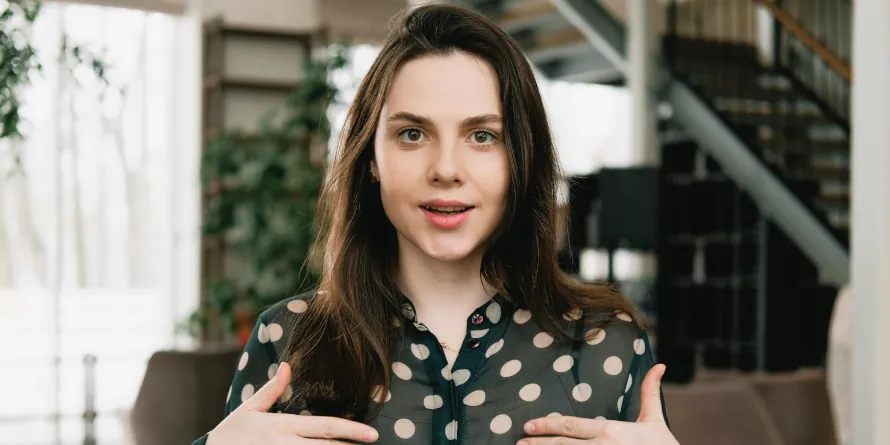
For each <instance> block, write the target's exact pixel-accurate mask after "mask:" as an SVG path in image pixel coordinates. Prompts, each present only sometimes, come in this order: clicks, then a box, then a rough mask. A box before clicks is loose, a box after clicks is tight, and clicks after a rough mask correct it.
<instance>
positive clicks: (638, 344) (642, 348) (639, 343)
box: [634, 338, 646, 355]
mask: <svg viewBox="0 0 890 445" xmlns="http://www.w3.org/2000/svg"><path fill="white" fill-rule="evenodd" d="M634 352H636V353H637V355H643V354H645V353H646V342H645V341H643V339H642V338H638V339H636V340H634Z"/></svg>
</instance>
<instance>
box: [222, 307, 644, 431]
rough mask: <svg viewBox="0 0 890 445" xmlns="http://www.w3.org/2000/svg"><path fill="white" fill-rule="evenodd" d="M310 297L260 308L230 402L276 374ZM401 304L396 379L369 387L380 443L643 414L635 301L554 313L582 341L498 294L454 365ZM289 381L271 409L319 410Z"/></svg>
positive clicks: (471, 328) (470, 329)
mask: <svg viewBox="0 0 890 445" xmlns="http://www.w3.org/2000/svg"><path fill="white" fill-rule="evenodd" d="M307 301H308V304H307ZM403 301H406V300H403ZM311 304H312V301H311V300H306V301H304V300H302V299H299V300H287V301H286V302H285V303H283V304H280V305H276V306H277V309H276V310H277V312H268V311H267V312H265V313H263V315H261V316H260V319H259V322H258V323H257V327H256V331H255V332H254V337H253V339H252V343H248V344H247V345H246V347H245V349H244V351H243V352H242V353H241V354H239V355H238V360H237V362H238V363H237V365H238V374H237V376H236V380H235V384H233V385H232V386H230V387H228V388H227V393H226V407H227V409H228V410H229V411H230V410H232V409H235V408H236V407H237V406H238V404H240V403H244V402H245V401H247V400H249V399H250V398H251V397H253V396H254V395H255V393H256V392H258V391H259V390H260V387H261V385H263V384H264V383H265V382H267V381H270V380H271V379H274V377H275V375H276V373H278V372H279V370H280V369H281V367H282V366H281V363H282V361H284V360H286V359H287V357H286V354H288V351H287V350H286V349H285V346H284V343H283V342H285V341H287V340H289V338H288V337H289V336H290V333H289V332H285V331H284V329H287V328H289V326H292V325H293V323H294V322H299V318H298V317H299V315H296V314H301V313H305V312H307V311H308V310H309V309H313V308H312V307H310V306H311ZM394 309H395V310H394V311H393V312H392V313H391V316H390V317H388V318H392V317H394V318H393V323H394V324H396V325H400V326H399V327H398V329H397V331H398V333H399V334H400V337H399V340H400V343H398V345H399V346H400V349H398V350H395V351H393V353H395V355H394V359H391V360H390V362H389V365H390V366H391V375H392V379H391V380H390V382H389V383H388V384H387V385H381V386H375V387H374V388H372V389H373V390H372V392H371V400H372V405H371V406H370V407H369V409H370V410H372V411H373V410H376V409H379V410H382V411H381V415H380V416H379V417H377V418H376V419H375V420H372V422H371V426H373V427H374V428H376V429H377V430H378V431H379V432H380V438H379V440H378V442H379V443H387V444H393V445H395V444H398V443H426V442H430V441H431V440H435V439H434V437H435V436H436V435H438V436H439V438H440V439H444V438H448V440H449V441H451V442H450V443H451V444H456V443H458V442H459V441H467V442H476V441H485V442H486V445H514V444H515V442H516V441H517V440H519V439H521V438H522V437H524V436H525V434H524V433H523V431H522V425H523V422H525V421H526V420H529V419H534V418H542V417H544V416H548V417H555V416H561V415H570V416H578V417H582V418H591V419H592V418H594V417H595V416H599V417H598V418H604V416H606V417H608V418H609V419H616V420H633V419H630V418H629V417H631V414H633V415H634V416H635V415H636V412H635V409H636V408H635V407H634V409H630V408H628V407H625V406H623V405H624V403H625V402H629V401H630V400H631V399H630V398H629V397H631V395H632V394H633V391H634V385H636V388H637V389H639V384H640V379H641V378H642V374H638V375H631V373H628V368H629V367H630V366H631V362H630V361H628V360H632V361H633V367H634V369H636V367H637V366H638V365H639V366H640V369H648V368H650V367H652V366H654V363H653V354H651V351H649V345H648V344H647V343H646V341H647V339H646V335H645V332H641V331H640V329H639V328H638V327H637V326H636V324H635V323H634V320H633V319H632V318H631V317H630V316H629V315H627V314H630V313H631V312H630V311H628V312H627V314H625V313H620V312H615V315H614V317H615V320H613V321H612V322H607V323H606V324H604V325H602V326H599V325H596V324H589V323H588V321H587V318H588V317H586V315H588V314H587V313H586V312H584V311H581V310H579V309H572V310H569V311H566V312H565V313H562V314H556V315H557V317H558V318H557V319H559V317H562V318H564V320H565V321H564V320H560V326H562V327H565V326H571V324H572V323H575V326H571V328H572V329H573V332H579V333H580V332H584V333H585V337H584V338H583V339H582V341H584V342H585V343H586V345H585V344H583V343H582V344H581V345H582V346H581V347H580V348H579V347H578V345H574V344H571V343H570V342H567V341H563V340H557V339H556V338H555V337H554V335H551V334H549V333H547V332H543V331H542V328H541V325H539V324H538V323H535V322H534V318H533V317H532V316H531V312H529V311H528V310H521V309H519V310H517V309H515V308H514V307H513V306H512V303H508V302H503V301H501V300H497V301H495V299H492V300H491V301H489V302H487V303H485V304H484V305H482V306H480V307H478V308H476V309H475V310H474V312H473V313H472V314H473V315H472V316H471V317H470V318H468V319H467V322H468V323H467V324H466V327H467V334H466V339H467V340H469V339H471V338H472V339H473V340H472V341H470V342H469V343H467V345H460V346H463V347H462V349H461V352H460V354H459V355H458V357H457V358H456V360H455V361H454V364H453V365H452V364H446V359H452V358H454V357H453V356H451V355H447V356H443V355H442V354H441V353H440V349H439V344H438V341H437V339H436V338H435V336H434V335H433V334H432V333H430V332H429V331H428V330H426V329H425V326H424V325H422V324H420V323H418V324H417V326H413V323H412V322H411V321H413V320H411V321H407V322H406V321H405V320H404V318H403V317H404V315H412V316H416V315H415V314H413V313H410V314H408V313H406V314H401V313H399V311H398V310H399V309H401V308H400V307H399V306H395V307H394ZM410 309H413V307H412V308H410ZM408 310H409V308H406V312H408ZM610 314H611V313H610ZM610 314H606V315H610ZM590 321H591V322H592V321H593V317H591V320H590ZM604 321H605V320H604ZM501 322H504V323H501ZM567 323H568V324H567ZM580 323H583V325H580ZM574 329H579V330H577V331H574ZM478 346H482V347H478ZM631 349H633V351H634V352H633V353H631V352H630V350H631ZM600 367H602V368H600ZM452 368H453V369H452ZM551 368H552V369H551ZM600 369H602V371H600ZM574 371H578V373H577V374H575V373H573V372H574ZM570 373H571V374H570ZM443 379H445V380H443ZM446 380H448V381H446ZM578 380H580V381H578ZM622 383H624V391H621V389H622V388H621V386H622V385H621V384H622ZM282 384H284V385H286V383H284V382H282ZM388 385H392V391H391V392H390V391H387V390H385V389H383V386H388ZM594 388H596V390H597V392H596V393H594V392H593V389H594ZM283 389H284V391H282V392H281V395H280V396H279V399H278V400H277V401H276V404H275V406H273V407H272V408H271V409H270V412H282V413H287V414H291V415H293V414H297V413H300V414H302V415H313V414H315V415H321V414H322V412H321V411H318V410H316V411H315V412H314V413H313V412H309V411H308V407H312V406H314V405H313V404H312V402H311V401H309V402H308V404H307V401H305V400H301V396H299V395H298V393H297V387H296V386H285V387H284V388H283ZM421 405H422V406H421ZM454 405H456V406H457V409H458V410H460V409H462V410H464V412H466V414H467V415H466V422H465V423H464V422H462V420H461V419H457V418H456V417H455V418H452V417H450V413H452V407H453V406H454ZM610 407H611V408H610ZM616 407H617V409H618V410H619V412H618V413H616ZM301 410H302V411H301ZM632 412H633V413H632ZM548 413H549V414H548ZM607 413H609V414H607ZM601 414H602V416H601ZM346 417H347V418H350V417H349V416H346ZM625 417H627V418H628V419H625ZM443 433H444V437H442V436H443ZM431 436H432V437H431Z"/></svg>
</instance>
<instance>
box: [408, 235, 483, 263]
mask: <svg viewBox="0 0 890 445" xmlns="http://www.w3.org/2000/svg"><path fill="white" fill-rule="evenodd" d="M461 244H462V243H457V242H454V241H447V240H446V241H444V242H441V243H428V244H427V245H426V246H423V247H422V248H421V249H420V250H421V251H422V252H423V253H424V255H426V256H428V257H430V258H432V259H434V260H436V261H441V262H446V263H453V262H460V261H463V260H466V259H467V258H469V257H471V256H472V255H473V254H474V253H475V252H476V249H475V248H474V247H475V246H471V245H461Z"/></svg>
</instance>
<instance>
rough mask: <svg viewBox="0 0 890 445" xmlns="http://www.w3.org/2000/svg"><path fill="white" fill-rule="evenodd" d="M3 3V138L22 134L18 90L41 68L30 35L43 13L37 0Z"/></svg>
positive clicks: (0, 96) (0, 85) (0, 34)
mask: <svg viewBox="0 0 890 445" xmlns="http://www.w3.org/2000/svg"><path fill="white" fill-rule="evenodd" d="M4 3H5V5H0V8H3V9H2V10H0V139H5V138H9V137H21V132H20V131H19V124H20V122H21V117H20V115H19V109H20V108H21V103H20V101H19V93H20V92H21V88H22V87H25V86H27V85H29V84H30V75H31V74H32V73H33V72H35V71H37V70H39V69H40V64H39V63H38V61H37V54H36V52H35V51H34V48H33V47H32V46H31V43H30V41H29V39H28V37H27V33H28V30H29V28H30V27H31V25H33V24H34V21H35V20H36V19H37V16H38V14H39V13H40V2H39V1H38V0H7V1H5V2H4Z"/></svg>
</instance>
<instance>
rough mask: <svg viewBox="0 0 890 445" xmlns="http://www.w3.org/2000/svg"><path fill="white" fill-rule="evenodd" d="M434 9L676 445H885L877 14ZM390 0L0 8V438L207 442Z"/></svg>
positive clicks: (125, 444) (741, 1) (884, 7)
mask: <svg viewBox="0 0 890 445" xmlns="http://www.w3.org/2000/svg"><path fill="white" fill-rule="evenodd" d="M453 2H454V3H457V4H461V5H463V6H467V7H470V8H472V9H474V10H477V11H480V12H482V13H484V14H486V15H488V16H490V17H492V18H493V19H494V20H496V21H497V22H498V23H499V24H500V26H502V27H503V29H504V30H506V31H507V32H508V33H509V34H510V35H511V36H512V37H513V38H515V39H516V40H517V41H518V42H519V43H520V45H521V46H522V47H523V49H524V50H525V51H526V55H527V56H528V59H529V60H530V61H531V63H532V64H533V66H534V67H535V69H536V71H537V75H538V80H539V83H540V86H541V90H542V92H543V95H544V99H545V102H546V106H547V109H548V112H549V118H550V124H551V126H552V128H553V132H554V137H555V139H556V147H557V150H558V153H559V158H560V162H561V163H562V166H563V168H564V172H565V177H564V178H563V183H562V189H561V195H560V205H561V209H562V215H563V221H562V222H563V224H562V239H563V241H562V244H561V251H560V259H561V262H562V265H563V267H564V268H565V269H566V270H567V271H569V272H571V273H573V274H575V275H577V276H578V277H580V278H581V279H584V280H589V281H602V280H609V281H614V282H617V283H618V284H619V285H620V286H621V288H622V290H623V291H624V292H625V294H626V295H627V296H628V297H629V298H630V299H632V300H633V301H634V302H635V303H636V304H637V305H639V306H640V307H641V308H642V310H643V311H644V312H645V313H646V315H647V316H648V317H649V319H650V321H651V325H652V328H653V333H654V335H653V337H654V343H655V346H656V351H657V355H658V358H659V360H660V361H662V362H664V363H666V364H667V365H668V371H667V372H668V374H667V375H666V377H665V379H666V381H667V382H668V383H667V384H666V387H665V392H666V398H667V403H668V406H669V412H670V414H671V424H672V427H673V429H674V432H675V434H676V435H677V438H678V440H679V441H680V443H682V444H684V445H694V444H709V445H713V444H726V445H735V444H776V445H804V444H806V445H809V444H815V445H848V444H852V443H855V444H856V445H860V444H862V445H866V444H875V445H878V444H881V445H886V444H888V443H890V432H888V430H887V426H886V425H884V424H882V423H881V422H879V421H878V419H881V418H883V419H884V420H885V421H886V419H887V418H890V417H882V416H890V407H888V406H887V403H890V402H888V401H890V390H888V387H887V386H886V383H884V384H883V385H881V384H879V383H880V382H881V381H883V380H884V379H883V377H882V376H883V375H886V372H890V357H888V352H885V351H887V350H890V336H888V334H887V331H886V330H884V331H881V330H880V329H879V326H880V324H879V322H880V320H882V319H883V320H885V323H886V320H888V318H887V317H888V316H890V303H888V299H890V282H888V280H887V279H886V278H885V277H886V276H888V275H890V274H888V272H890V271H888V267H887V264H888V261H890V180H888V179H887V177H886V171H887V170H888V169H890V155H888V150H887V147H888V146H890V130H887V128H886V125H884V124H883V123H882V122H885V121H887V119H888V118H890V117H888V115H890V108H888V107H890V105H888V104H890V87H888V86H887V84H888V82H887V81H888V80H890V53H888V52H887V51H886V49H881V48H885V45H884V44H885V43H886V42H887V41H890V31H888V30H887V24H888V23H890V6H888V4H887V3H885V2H884V1H883V0H855V2H854V0H819V1H814V0H459V1H458V0H454V1H453ZM416 3H418V2H416V1H410V0H250V1H248V0H66V1H38V0H0V64H2V65H0V347H2V349H0V352H2V353H0V394H2V403H0V444H9V445H12V444H15V445H31V444H33V445H62V444H64V445H69V444H72V445H73V444H82V445H94V444H103V445H154V444H159V445H160V444H163V445H169V444H181V443H190V442H191V441H192V440H194V439H196V438H198V437H199V436H201V435H203V434H204V433H205V432H206V431H208V430H210V429H211V428H213V427H214V426H215V425H216V424H217V423H218V422H219V421H220V420H221V418H222V413H223V404H224V402H225V400H226V392H227V391H228V387H229V384H230V382H231V379H232V376H233V374H234V369H235V364H236V362H237V358H238V356H239V354H240V350H241V345H242V343H243V342H244V341H245V340H246V337H247V336H248V335H249V334H250V330H251V329H252V328H253V326H254V322H255V320H256V315H257V313H258V312H260V311H262V309H263V308H265V307H267V306H268V305H270V304H273V303H274V302H276V301H278V300H281V299H283V298H286V297H288V296H290V295H293V294H294V293H296V292H299V291H301V290H304V289H306V288H309V287H311V286H312V284H313V280H314V279H315V276H314V272H313V270H312V268H311V267H310V268H304V267H303V264H304V262H305V261H306V254H307V249H308V247H309V244H310V242H311V240H312V239H313V236H314V228H313V223H312V221H313V217H314V208H315V204H316V200H317V197H318V190H319V187H320V183H321V179H322V177H323V174H324V162H325V159H326V158H327V157H328V156H330V155H331V154H332V153H333V151H334V150H335V145H336V140H337V137H338V132H339V128H340V127H341V126H342V124H343V120H344V117H345V113H346V109H347V107H348V106H349V103H350V101H351V97H352V95H353V94H354V91H355V89H356V88H357V86H358V83H359V82H360V81H361V79H362V77H363V76H364V74H365V73H366V71H367V70H368V68H369V66H370V64H371V63H372V62H373V59H374V57H375V56H376V54H377V51H378V48H379V44H380V43H381V42H382V39H383V38H384V37H385V35H386V33H387V31H388V29H389V26H390V20H391V17H392V16H393V15H395V14H396V13H398V12H399V11H400V10H403V9H404V8H407V7H409V6H410V5H411V4H416ZM863 8H864V9H863ZM882 14H883V15H882ZM854 16H855V17H856V20H855V21H856V26H854ZM854 35H855V36H856V37H857V38H854ZM860 36H861V38H860ZM865 36H869V37H868V38H865ZM854 53H856V54H860V55H864V56H867V57H859V58H857V68H859V69H857V70H856V71H855V73H856V75H855V82H856V85H857V86H858V89H857V90H856V91H857V94H858V95H860V96H861V97H862V98H861V99H857V100H853V91H854V90H853V88H852V85H853V83H854V75H853V73H854V71H853V67H852V62H851V60H852V59H853V54H854ZM863 67H864V68H863ZM860 91H861V93H860ZM871 98H873V99H871ZM865 99H869V100H865ZM853 133H855V134H856V138H853V137H851V136H852V135H853ZM854 139H855V140H856V142H855V145H856V150H855V151H854V150H853V144H852V143H851V141H853V140H854ZM854 154H855V155H854ZM854 164H855V165H856V166H857V168H856V170H855V175H854V171H853V169H852V166H853V165H854ZM853 182H856V184H857V187H856V189H855V190H856V191H855V193H852V190H853V189H852V188H851V184H852V183H853ZM853 201H856V203H857V205H856V206H855V212H854V211H852V209H853V208H854V206H851V202H853ZM853 213H855V214H856V215H857V217H856V218H853V217H852V214H853ZM853 228H856V230H855V233H856V235H855V237H853V238H851V233H852V232H853V231H852V230H851V229H853ZM851 246H855V247H856V249H855V251H853V250H851ZM851 263H852V264H853V265H854V266H855V267H851ZM851 271H853V273H852V274H851ZM851 280H852V282H855V283H856V284H855V286H854V287H855V289H856V290H855V291H851V289H852V288H853V287H851V286H850V283H851ZM854 301H855V302H856V306H854ZM854 307H855V310H854ZM881 317H883V318H881ZM854 336H855V337H854ZM854 338H855V341H854ZM854 344H855V346H856V349H855V352H854V348H853V345H854ZM854 358H855V359H854ZM854 363H855V367H854ZM882 372H883V374H882ZM854 393H855V395H856V396H855V397H853V395H854ZM854 412H855V413H856V416H855V419H857V420H855V421H854V420H853V419H854V416H853V414H852V413H854ZM854 438H857V440H855V441H854V440H853V439H854Z"/></svg>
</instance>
